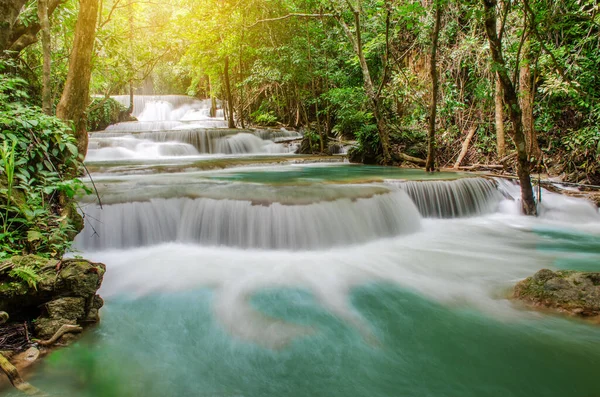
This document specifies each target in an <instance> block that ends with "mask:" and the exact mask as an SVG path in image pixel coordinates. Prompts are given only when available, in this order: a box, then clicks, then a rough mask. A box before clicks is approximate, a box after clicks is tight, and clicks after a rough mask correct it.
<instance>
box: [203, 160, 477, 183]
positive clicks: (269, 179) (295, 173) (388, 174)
mask: <svg viewBox="0 0 600 397" xmlns="http://www.w3.org/2000/svg"><path fill="white" fill-rule="evenodd" d="M465 176H466V174H464V173H459V172H438V173H433V174H432V173H427V172H425V171H423V170H421V169H410V168H400V167H379V166H368V165H353V164H344V165H337V164H336V165H326V166H314V165H313V166H310V165H306V166H287V167H277V168H274V167H271V168H268V169H262V170H260V172H257V171H256V170H235V169H233V170H227V171H224V172H220V173H218V174H215V175H211V176H210V178H212V179H218V180H226V181H237V182H254V183H270V184H300V183H315V182H344V181H346V182H350V181H357V180H358V181H361V180H383V179H406V180H440V179H447V180H452V179H458V178H464V177H465Z"/></svg>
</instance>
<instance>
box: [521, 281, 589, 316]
mask: <svg viewBox="0 0 600 397" xmlns="http://www.w3.org/2000/svg"><path fill="white" fill-rule="evenodd" d="M514 298H516V299H518V300H521V301H524V302H527V303H529V304H533V305H535V306H542V307H547V308H551V309H554V310H558V311H561V312H566V313H570V314H572V315H577V316H582V317H596V316H599V315H600V273H587V272H576V271H557V272H553V271H551V270H548V269H542V270H540V271H539V272H537V273H536V274H535V275H534V276H533V277H528V278H526V279H525V280H523V281H521V282H519V283H518V284H517V285H516V286H515V291H514Z"/></svg>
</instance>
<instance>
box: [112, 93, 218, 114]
mask: <svg viewBox="0 0 600 397" xmlns="http://www.w3.org/2000/svg"><path fill="white" fill-rule="evenodd" d="M111 98H113V99H114V100H116V101H117V102H119V103H120V104H121V105H123V106H125V107H129V95H113V96H111ZM156 103H159V104H160V106H159V107H164V108H170V109H177V108H182V107H184V106H186V105H187V106H193V107H195V108H196V109H199V110H200V109H210V107H211V103H210V100H208V99H205V100H199V99H196V98H193V97H189V96H186V95H134V97H133V114H132V116H133V117H135V118H138V119H139V116H140V115H141V114H142V113H144V111H146V110H148V109H149V107H148V105H150V106H153V104H156ZM154 109H156V108H154ZM188 109H189V108H188ZM200 111H201V110H200ZM206 116H208V112H207V113H206ZM148 117H152V116H151V114H148ZM159 117H160V115H159ZM152 120H161V119H160V118H152ZM163 120H164V119H163ZM167 120H175V118H169V119H167Z"/></svg>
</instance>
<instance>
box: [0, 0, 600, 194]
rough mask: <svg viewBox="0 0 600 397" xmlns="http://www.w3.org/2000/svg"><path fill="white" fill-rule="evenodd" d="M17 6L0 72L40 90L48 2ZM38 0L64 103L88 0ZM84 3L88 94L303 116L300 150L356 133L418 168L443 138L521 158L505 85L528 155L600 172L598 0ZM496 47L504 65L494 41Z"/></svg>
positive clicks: (482, 154) (377, 157)
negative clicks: (207, 102) (88, 31)
mask: <svg viewBox="0 0 600 397" xmlns="http://www.w3.org/2000/svg"><path fill="white" fill-rule="evenodd" d="M4 3H7V2H4ZM12 3H19V2H12ZM20 3H22V7H21V8H19V9H18V11H17V14H16V18H15V19H14V21H13V22H12V24H11V23H9V25H10V26H11V32H12V33H11V34H3V37H2V39H1V40H0V44H1V45H2V47H3V50H5V59H6V58H9V59H10V62H9V63H6V62H5V66H4V72H5V73H12V74H18V75H19V76H21V77H23V78H25V79H26V80H27V81H28V84H29V85H28V87H29V88H28V90H29V91H30V98H33V100H38V99H39V98H41V97H42V95H41V91H42V86H43V83H42V80H43V76H42V74H43V73H42V69H43V68H42V64H43V46H42V40H40V36H41V35H40V34H38V32H39V30H40V29H41V20H40V19H39V18H40V16H39V4H38V3H42V2H38V1H20ZM44 3H46V4H47V11H48V15H49V31H50V37H51V40H50V45H51V51H50V56H51V65H52V73H51V78H50V82H49V85H50V87H49V92H50V94H49V95H50V98H51V101H52V106H53V107H56V105H57V104H58V102H59V100H60V97H61V93H62V92H63V89H64V86H65V82H66V81H67V75H68V72H69V60H70V58H72V48H73V43H74V39H75V30H76V29H75V27H76V22H77V19H78V16H79V13H80V2H79V1H74V0H68V1H57V0H50V1H48V0H47V1H45V2H44ZM91 3H95V6H96V7H97V10H98V11H97V18H96V22H95V31H94V34H95V38H94V41H93V54H92V75H91V81H90V93H91V94H93V95H98V96H110V95H116V94H129V93H130V92H131V93H134V94H187V95H191V96H197V97H201V98H210V97H213V98H218V99H221V100H224V101H225V102H226V103H227V104H228V106H227V108H228V110H229V113H230V116H231V117H230V119H231V123H232V124H233V125H234V126H237V127H246V126H248V125H271V126H275V125H282V126H288V127H293V128H303V129H305V132H306V136H307V137H308V145H306V146H305V150H306V151H310V152H314V153H323V152H327V151H329V150H331V147H332V145H333V144H339V143H340V142H356V143H355V145H356V149H355V150H354V152H353V153H351V155H352V156H353V158H354V159H355V160H357V161H361V162H366V163H388V164H389V163H391V162H399V161H403V160H406V159H413V160H414V161H416V164H419V165H423V164H424V163H420V162H419V161H418V160H420V159H423V161H424V159H425V157H426V156H427V152H428V151H431V150H432V149H433V148H435V149H436V156H435V167H448V166H450V167H451V166H453V165H455V164H459V165H460V164H465V165H468V164H482V163H486V164H506V163H509V164H512V161H513V159H514V158H515V155H516V154H515V150H516V149H517V148H518V145H515V139H516V136H515V135H514V131H516V130H517V129H518V128H516V126H515V125H514V124H515V120H516V119H514V118H513V117H512V116H511V110H512V109H513V108H514V106H512V105H510V104H509V103H507V101H506V97H505V94H506V92H504V88H503V84H504V83H510V85H511V86H512V89H513V90H514V93H515V98H517V100H518V107H519V108H520V109H519V110H520V112H521V113H522V115H521V117H520V118H521V120H522V124H523V125H522V128H521V129H522V130H523V134H524V135H523V136H524V139H525V141H526V142H525V143H526V145H527V148H526V149H527V155H526V156H525V159H524V160H523V161H526V162H528V168H531V169H532V170H535V171H539V172H547V173H550V174H553V175H561V174H562V175H563V176H564V178H565V179H567V180H570V181H584V182H587V183H593V184H597V183H599V182H600V175H599V173H598V160H597V159H598V156H599V155H600V127H599V125H600V101H599V99H600V98H599V97H600V81H599V72H598V70H600V50H599V48H600V42H599V41H600V16H599V11H600V6H599V5H598V3H597V1H594V0H579V1H558V2H556V1H546V0H543V1H532V0H518V1H498V2H496V1H493V2H490V1H487V0H486V1H451V0H421V1H410V0H409V1H404V0H373V1H371V0H368V1H359V2H356V1H353V0H346V1H342V0H277V1H274V0H251V1H245V2H238V1H235V2H234V1H229V0H168V1H162V2H148V1H143V0H140V1H136V0H86V1H85V6H86V7H90V4H91ZM83 6H84V2H83V1H82V2H81V7H83ZM3 7H6V5H3ZM488 9H491V10H493V13H494V15H489V13H486V10H488ZM5 14H6V15H7V16H8V15H9V14H10V13H9V12H6V13H5ZM13 14H14V12H13ZM491 17H493V18H494V19H495V21H496V22H495V24H496V26H495V28H496V29H495V31H496V32H495V33H496V38H497V42H496V43H495V44H494V45H492V46H490V43H491V39H490V37H489V34H490V33H491V32H490V31H486V23H489V22H490V21H491V19H490V18H491ZM436 22H437V23H436ZM5 30H8V29H5ZM9 33H10V32H9ZM19 33H20V34H21V35H19ZM434 42H435V46H433V44H434ZM497 45H499V46H500V50H501V52H500V54H499V55H500V56H501V61H502V62H501V63H502V64H501V63H499V62H498V61H499V59H500V58H499V59H493V56H492V55H493V54H492V52H491V51H490V50H491V49H493V48H495V47H496V46H497ZM433 47H435V51H432V48H433ZM432 59H433V62H432ZM432 70H434V71H436V72H437V73H436V74H435V79H434V78H433V77H432V76H433V74H432V73H431V72H432ZM502 71H504V72H505V73H504V75H505V76H506V79H508V81H504V82H503V79H502V77H501V76H502V75H503V73H501V72H502ZM432 80H435V89H434V84H433V81H432ZM433 92H436V95H435V96H432V93H433ZM433 104H435V112H432V106H433ZM40 105H41V103H40ZM509 105H510V106H509ZM428 133H429V139H428ZM428 140H429V142H430V143H431V144H432V146H431V147H429V148H428ZM511 156H512V157H511ZM523 164H524V163H523Z"/></svg>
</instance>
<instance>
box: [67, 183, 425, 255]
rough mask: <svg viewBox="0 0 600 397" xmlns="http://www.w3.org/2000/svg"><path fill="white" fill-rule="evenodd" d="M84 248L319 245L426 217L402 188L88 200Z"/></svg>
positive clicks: (404, 228)
mask: <svg viewBox="0 0 600 397" xmlns="http://www.w3.org/2000/svg"><path fill="white" fill-rule="evenodd" d="M85 212H86V216H87V217H88V219H89V221H88V222H87V223H86V228H85V230H84V231H83V232H82V233H81V234H80V235H79V236H78V237H77V240H76V243H77V246H78V247H79V248H81V249H86V250H102V249H109V248H132V247H142V246H148V245H154V244H160V243H166V242H186V243H199V244H202V245H211V246H219V245H225V246H232V247H241V248H256V249H290V250H301V249H318V248H328V247H332V246H336V245H350V244H356V243H361V242H366V241H369V240H372V239H375V238H382V237H392V236H397V235H400V234H406V233H412V232H415V231H417V230H418V229H419V227H420V217H419V214H418V211H417V209H416V208H415V206H414V204H413V203H412V201H411V200H410V198H409V197H408V196H407V195H406V194H405V193H404V192H402V191H396V192H390V193H386V194H378V195H375V196H373V197H370V198H357V199H350V198H341V199H337V200H333V201H324V202H323V201H321V202H314V203H311V204H304V205H287V204H281V203H278V202H272V203H264V202H263V203H260V204H253V202H251V201H246V200H229V199H223V200H215V199H209V198H198V199H190V198H173V199H151V200H149V201H144V202H130V203H123V204H113V205H105V206H104V209H102V210H101V209H99V208H96V207H94V208H90V207H86V208H85Z"/></svg>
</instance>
